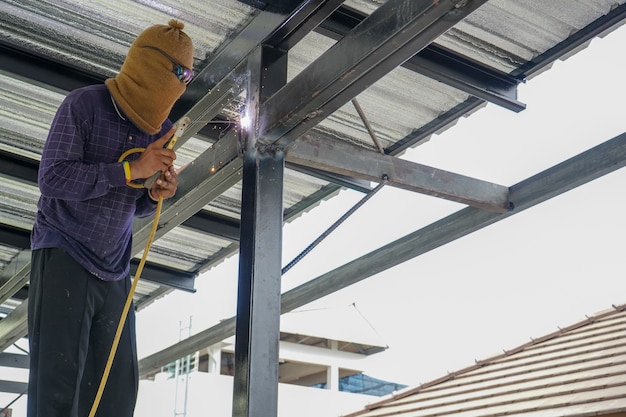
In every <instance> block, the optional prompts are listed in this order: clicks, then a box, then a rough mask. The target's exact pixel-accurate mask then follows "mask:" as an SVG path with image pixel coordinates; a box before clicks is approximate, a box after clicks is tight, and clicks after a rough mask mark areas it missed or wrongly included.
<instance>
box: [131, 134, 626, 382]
mask: <svg viewBox="0 0 626 417" xmlns="http://www.w3.org/2000/svg"><path fill="white" fill-rule="evenodd" d="M624 166H626V133H622V134H621V135H619V136H617V137H615V138H613V139H611V140H608V141H606V142H605V143H603V144H601V145H598V146H596V147H594V148H592V149H590V150H588V151H586V152H583V153H581V154H580V155H577V156H575V157H573V158H570V159H568V160H567V161H564V162H562V163H560V164H558V165H556V166H554V167H552V168H549V169H547V170H545V171H543V172H541V173H539V174H537V175H535V176H532V177H530V178H528V179H526V180H524V181H522V182H520V183H518V184H516V185H514V186H513V187H511V188H510V192H511V200H512V201H513V202H514V203H515V208H514V209H513V210H511V211H507V212H506V213H495V212H490V211H486V210H481V209H478V208H475V207H466V208H464V209H462V210H459V211H457V212H456V213H453V214H451V215H449V216H447V217H444V218H442V219H440V220H438V221H436V222H434V223H431V224H430V225H428V226H426V227H423V228H421V229H419V230H416V231H414V232H413V233H410V234H408V235H406V236H404V237H402V238H400V239H398V240H396V241H394V242H391V243H389V244H388V245H385V246H383V247H381V248H378V249H376V250H374V251H372V252H370V253H367V254H365V255H363V256H361V257H360V258H357V259H354V260H353V261H351V262H349V263H347V264H344V265H342V266H340V267H339V268H336V269H334V270H332V271H330V272H328V273H326V274H323V275H321V276H319V277H317V278H314V279H312V280H310V281H308V282H306V283H305V284H302V285H300V286H299V287H296V288H294V289H292V290H290V291H287V292H285V293H283V295H282V297H281V298H282V302H281V313H282V314H284V313H287V312H289V311H292V310H294V309H296V308H299V307H302V306H304V305H306V304H309V303H311V302H313V301H315V300H318V299H320V298H322V297H324V296H326V295H329V294H332V293H334V292H336V291H339V290H341V289H343V288H346V287H348V286H350V285H352V284H355V283H357V282H359V281H362V280H364V279H367V278H369V277H371V276H373V275H376V274H378V273H380V272H382V271H385V270H387V269H389V268H392V267H394V266H396V265H399V264H401V263H403V262H405V261H408V260H410V259H413V258H415V257H417V256H419V255H422V254H424V253H426V252H429V251H431V250H433V249H436V248H438V247H440V246H443V245H445V244H447V243H450V242H452V241H454V240H456V239H459V238H461V237H463V236H466V235H468V234H470V233H473V232H475V231H477V230H480V229H482V228H484V227H486V226H488V225H490V224H493V223H496V222H498V221H500V220H504V219H506V218H508V217H510V216H513V215H515V214H517V213H520V212H521V211H523V210H526V209H529V208H531V207H533V206H535V205H537V204H540V203H542V202H544V201H546V200H549V199H551V198H553V197H556V196H558V195H560V194H563V193H565V192H567V191H569V190H571V189H573V188H575V187H577V186H580V185H582V184H585V183H588V182H590V181H593V180H594V179H596V178H599V177H602V176H603V175H606V174H608V173H611V172H613V171H616V170H618V169H620V168H623V167H624ZM234 334H235V317H231V318H229V319H227V320H223V321H222V322H220V323H219V324H217V325H215V326H212V327H210V328H208V329H206V330H203V331H201V332H199V333H197V334H195V335H193V336H191V337H189V338H188V339H185V340H183V341H181V342H178V343H176V344H174V345H172V346H170V347H168V348H166V349H163V350H161V351H159V352H156V353H154V354H152V355H149V356H147V357H145V358H143V359H141V360H140V361H139V375H140V377H142V378H145V377H147V376H149V375H153V374H155V373H156V372H158V371H159V370H160V369H161V366H163V365H165V364H167V363H170V362H173V361H176V360H178V359H180V358H182V357H184V356H186V355H190V354H193V353H195V352H197V351H199V350H201V349H204V348H207V347H209V346H212V345H214V344H216V343H218V342H221V341H222V340H224V339H226V338H228V337H231V336H233V335H234Z"/></svg>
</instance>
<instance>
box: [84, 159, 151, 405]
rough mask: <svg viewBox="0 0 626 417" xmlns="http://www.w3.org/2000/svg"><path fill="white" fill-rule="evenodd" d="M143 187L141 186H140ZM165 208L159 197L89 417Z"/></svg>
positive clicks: (99, 395) (113, 354)
mask: <svg viewBox="0 0 626 417" xmlns="http://www.w3.org/2000/svg"><path fill="white" fill-rule="evenodd" d="M144 150H145V149H144V148H133V149H129V150H128V151H126V152H124V153H123V154H122V155H121V156H120V158H119V161H120V162H121V161H123V160H124V159H126V157H127V156H128V155H130V154H132V153H136V152H143V151H144ZM131 184H132V183H128V184H127V185H129V186H131V187H133V188H138V187H137V186H139V185H138V184H133V185H131ZM139 187H141V186H139ZM162 206H163V197H161V196H159V199H158V201H157V206H156V211H155V213H154V220H153V221H152V228H151V229H150V235H149V236H148V241H147V242H146V248H145V249H144V251H143V255H142V256H141V261H139V266H138V267H137V272H135V278H134V279H133V284H132V285H131V287H130V291H129V292H128V296H127V297H126V303H125V304H124V309H123V310H122V315H121V317H120V321H119V323H118V325H117V330H116V332H115V337H114V338H113V344H112V345H111V350H110V351H109V357H108V359H107V363H106V365H105V367H104V373H103V374H102V379H101V380H100V386H99V387H98V391H97V392H96V397H95V399H94V401H93V404H92V405H91V411H90V412H89V417H94V416H95V415H96V411H98V406H99V405H100V400H102V394H103V393H104V387H105V386H106V383H107V380H108V379H109V373H110V372H111V367H112V366H113V360H114V359H115V353H116V352H117V347H118V345H119V343H120V338H121V336H122V330H123V329H124V324H125V323H126V316H128V311H129V310H130V305H131V304H132V302H133V296H134V295H135V289H136V288H137V284H138V283H139V277H140V276H141V272H142V271H143V267H144V265H145V264H146V259H147V258H148V252H149V251H150V246H152V241H153V240H154V236H155V234H156V230H157V226H158V225H159V217H160V216H161V207H162Z"/></svg>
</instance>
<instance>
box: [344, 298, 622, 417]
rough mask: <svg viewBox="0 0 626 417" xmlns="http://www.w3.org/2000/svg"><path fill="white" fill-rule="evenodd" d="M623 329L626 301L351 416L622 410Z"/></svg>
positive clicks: (475, 416)
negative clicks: (623, 303) (624, 303)
mask: <svg viewBox="0 0 626 417" xmlns="http://www.w3.org/2000/svg"><path fill="white" fill-rule="evenodd" d="M624 329H626V305H621V306H614V308H612V309H611V310H607V311H604V312H600V313H598V314H595V315H593V316H590V317H588V318H587V319H586V320H584V321H582V322H580V323H576V324H573V325H571V326H568V327H565V328H562V329H559V330H558V331H557V332H555V333H552V334H549V335H546V336H544V337H541V338H539V339H534V340H532V341H530V342H528V343H526V344H524V345H522V346H519V347H517V348H515V349H513V350H510V351H506V352H504V353H503V354H501V355H499V356H496V357H493V358H488V359H485V360H482V361H477V362H476V364H474V365H472V366H471V367H469V368H467V369H462V370H459V371H457V372H453V373H450V374H448V375H446V376H445V377H442V378H440V379H438V380H435V381H432V382H429V383H426V384H423V385H421V386H419V387H414V388H408V389H405V390H403V391H401V392H398V393H396V394H394V395H391V396H390V397H388V398H386V399H384V400H382V401H378V402H376V403H372V404H369V405H368V406H366V409H365V410H362V411H357V412H355V413H353V414H350V415H349V417H356V416H361V417H383V416H395V417H408V416H411V417H431V416H440V417H445V416H455V417H457V416H458V417H466V416H472V417H495V416H502V415H507V416H512V417H521V416H533V417H544V416H545V417H549V416H568V417H575V416H596V415H616V416H617V415H623V413H625V412H626V396H624V390H625V389H626V381H625V380H624V373H625V372H626V332H624ZM345 417H348V416H345Z"/></svg>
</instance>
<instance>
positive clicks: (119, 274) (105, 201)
mask: <svg viewBox="0 0 626 417" xmlns="http://www.w3.org/2000/svg"><path fill="white" fill-rule="evenodd" d="M171 126H172V123H171V121H170V120H166V121H165V122H164V123H163V126H162V127H161V132H160V133H159V134H156V135H148V134H146V133H143V132H142V131H140V130H139V129H138V128H137V127H136V126H135V125H133V123H132V122H130V120H129V119H128V118H127V117H126V116H125V115H124V114H123V113H121V110H120V111H119V113H118V112H117V111H116V108H115V107H114V105H113V101H112V97H111V95H110V94H109V91H108V90H107V88H106V86H105V85H95V86H89V87H84V88H80V89H77V90H75V91H72V92H71V93H69V94H68V95H67V97H66V98H65V100H64V101H63V103H61V106H60V107H59V109H58V110H57V113H56V115H55V117H54V120H53V122H52V126H51V128H50V132H49V134H48V139H47V141H46V143H45V145H44V149H43V152H42V156H41V164H40V166H39V189H40V191H41V197H40V199H39V202H38V205H37V207H38V211H37V216H36V218H35V225H34V227H33V231H32V235H31V248H32V249H41V248H50V247H56V248H61V249H63V250H65V251H66V252H67V253H69V254H70V256H72V257H73V258H74V259H75V260H76V261H78V262H79V263H80V264H81V265H82V266H84V267H85V268H86V269H87V270H88V271H89V272H91V273H92V274H94V275H95V276H97V277H98V278H100V279H102V280H105V281H116V280H120V279H122V278H124V277H125V276H127V275H128V273H129V269H130V258H131V245H132V242H131V240H132V221H133V217H134V216H138V217H145V216H148V215H150V214H152V213H154V211H155V208H156V205H155V204H154V202H152V200H151V199H150V198H149V197H148V195H147V192H146V190H145V189H137V188H131V187H128V186H127V185H126V177H125V175H124V167H123V165H122V163H121V162H118V158H119V157H120V155H121V154H122V153H124V152H125V151H126V150H128V149H130V148H145V147H146V146H148V144H150V143H151V142H153V141H155V140H156V139H158V138H159V137H161V136H162V135H163V134H164V133H166V132H167V131H168V130H169V129H170V127H171ZM138 157H139V154H134V155H131V156H129V157H128V158H127V159H128V160H130V161H132V160H134V159H136V158H138Z"/></svg>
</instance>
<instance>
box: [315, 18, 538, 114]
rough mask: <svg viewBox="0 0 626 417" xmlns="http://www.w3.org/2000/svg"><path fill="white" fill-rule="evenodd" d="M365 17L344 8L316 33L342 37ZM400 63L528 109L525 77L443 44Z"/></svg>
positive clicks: (498, 101) (478, 94) (474, 92)
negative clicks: (521, 93) (522, 88)
mask: <svg viewBox="0 0 626 417" xmlns="http://www.w3.org/2000/svg"><path fill="white" fill-rule="evenodd" d="M366 17H367V15H365V14H363V13H361V12H358V11H356V10H352V9H348V8H345V7H342V8H340V9H338V10H337V11H336V12H335V13H333V14H332V15H331V16H330V17H329V18H328V19H327V20H326V21H324V22H323V23H322V24H321V25H320V27H319V28H318V29H317V32H319V33H321V34H323V35H325V36H328V37H330V38H332V39H335V40H339V39H341V38H343V37H344V36H345V35H346V34H347V33H348V32H349V31H350V30H352V29H354V27H356V26H357V25H358V24H359V23H361V22H362V21H363V20H364V19H365V18H366ZM401 66H402V67H403V68H406V69H409V70H411V71H415V72H417V73H419V74H422V75H425V76H427V77H430V78H433V79H435V80H438V81H440V82H442V83H444V84H446V85H449V86H451V87H454V88H456V89H458V90H460V91H464V92H466V93H468V94H471V95H473V96H474V97H478V98H480V99H481V100H485V101H488V102H491V103H494V104H497V105H499V106H502V107H504V108H506V109H509V110H512V111H515V112H519V111H521V110H523V109H524V108H526V105H525V104H523V103H520V102H519V101H518V100H517V86H518V85H519V84H520V83H521V82H523V81H524V78H523V77H513V76H511V75H509V74H506V73H503V72H501V71H497V70H494V69H493V68H490V67H488V66H486V65H482V64H480V63H478V62H474V61H471V60H469V59H467V58H466V57H464V56H463V55H460V54H458V53H455V52H452V51H449V50H447V49H444V48H442V47H440V46H437V45H434V44H431V45H428V46H427V47H425V48H424V49H423V50H421V51H420V52H418V53H417V54H416V55H414V56H413V57H411V58H409V59H408V60H407V61H406V62H404V63H403V64H402V65H401Z"/></svg>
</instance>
